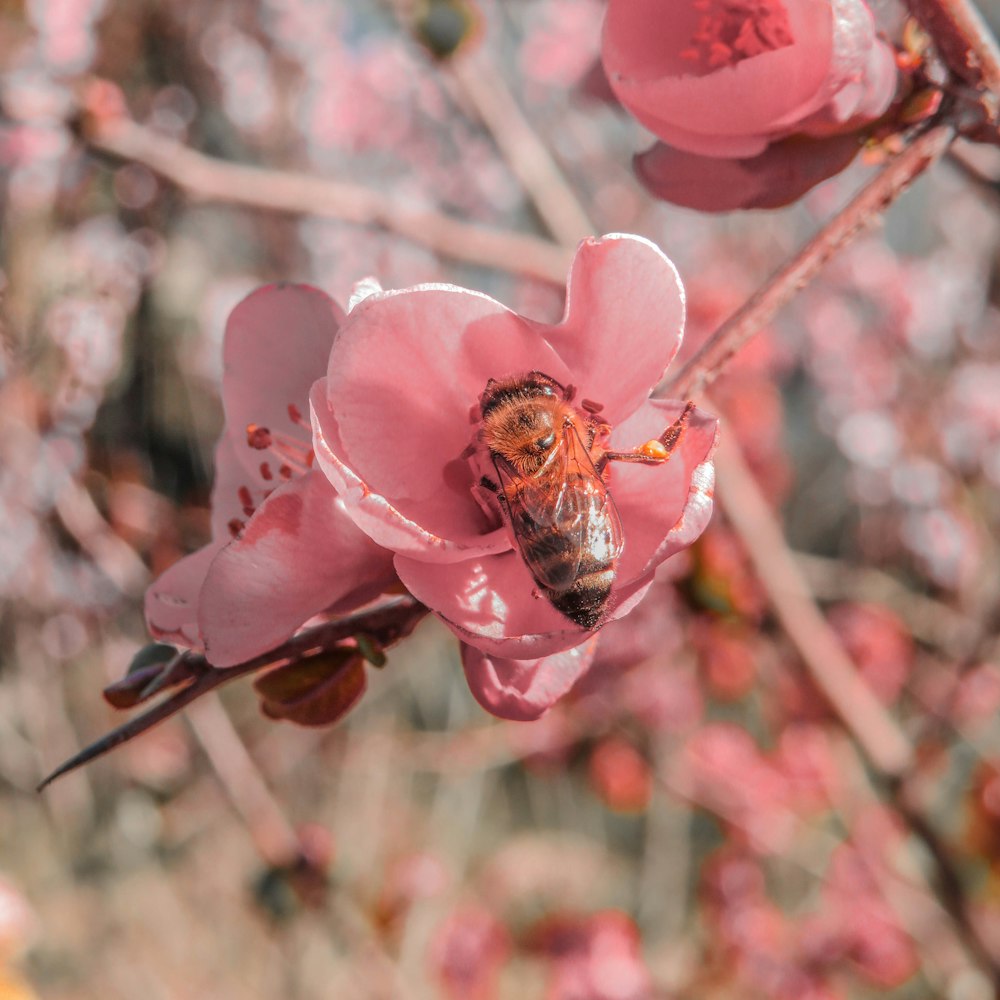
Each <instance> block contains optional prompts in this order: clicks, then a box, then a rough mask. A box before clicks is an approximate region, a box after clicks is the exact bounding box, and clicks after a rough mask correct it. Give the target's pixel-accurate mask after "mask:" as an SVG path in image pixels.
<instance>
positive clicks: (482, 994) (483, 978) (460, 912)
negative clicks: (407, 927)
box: [430, 903, 510, 1000]
mask: <svg viewBox="0 0 1000 1000" xmlns="http://www.w3.org/2000/svg"><path fill="white" fill-rule="evenodd" d="M509 953H510V939H509V935H508V934H507V931H506V929H505V928H504V926H503V925H502V924H501V923H500V922H499V921H498V920H497V919H496V917H494V916H493V914H492V913H491V912H490V911H489V910H487V909H486V908H485V907H483V906H479V905H475V904H472V903H468V904H464V905H462V906H459V907H457V908H456V909H455V910H454V911H453V912H452V913H451V914H450V915H449V916H448V918H447V919H446V920H445V921H444V923H443V924H442V925H441V927H439V928H438V931H437V933H436V934H435V936H434V939H433V941H432V942H431V947H430V960H431V964H432V966H433V968H434V971H435V973H436V974H437V979H438V981H439V982H440V984H441V988H442V993H443V996H445V997H446V998H447V1000H493V998H495V997H497V996H498V994H499V977H500V971H501V969H502V968H503V966H504V964H505V963H506V961H507V957H508V955H509Z"/></svg>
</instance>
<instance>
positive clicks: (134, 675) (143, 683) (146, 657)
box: [104, 642, 190, 708]
mask: <svg viewBox="0 0 1000 1000" xmlns="http://www.w3.org/2000/svg"><path fill="white" fill-rule="evenodd" d="M181 655H182V654H180V653H179V652H178V651H177V650H176V649H175V648H174V647H173V646H167V645H165V644H164V643H161V642H154V643H150V645H148V646H143V647H142V649H140V650H139V652H138V653H136V654H135V656H133V657H132V662H131V663H130V664H129V666H128V670H127V671H126V673H125V676H124V677H123V678H122V679H121V680H120V681H115V682H114V684H109V685H108V686H107V687H106V688H105V689H104V699H105V701H107V702H108V704H110V705H111V706H113V707H114V708H133V707H134V706H136V705H139V704H141V703H142V702H144V701H145V700H146V699H147V698H151V697H152V696H153V695H154V694H156V693H157V692H158V691H161V690H163V689H164V688H166V687H174V686H175V685H177V684H180V683H181V682H183V681H185V680H187V679H188V678H189V677H190V674H189V673H188V672H187V671H184V670H181V671H175V667H176V666H177V663H178V660H179V657H180V656H181Z"/></svg>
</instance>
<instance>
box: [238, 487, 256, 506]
mask: <svg viewBox="0 0 1000 1000" xmlns="http://www.w3.org/2000/svg"><path fill="white" fill-rule="evenodd" d="M236 495H237V496H238V497H239V498H240V503H241V504H242V505H243V506H244V507H252V506H253V497H252V496H251V495H250V490H249V489H248V488H247V487H246V486H241V487H240V488H239V489H238V490H237V491H236Z"/></svg>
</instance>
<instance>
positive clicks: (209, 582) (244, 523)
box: [146, 285, 394, 667]
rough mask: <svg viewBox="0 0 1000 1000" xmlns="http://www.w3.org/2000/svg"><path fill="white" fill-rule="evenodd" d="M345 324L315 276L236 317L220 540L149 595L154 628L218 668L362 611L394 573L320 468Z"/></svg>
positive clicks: (226, 379)
mask: <svg viewBox="0 0 1000 1000" xmlns="http://www.w3.org/2000/svg"><path fill="white" fill-rule="evenodd" d="M342 319H343V313H342V312H341V311H340V309H339V308H338V307H337V305H336V304H335V303H334V302H333V301H332V300H331V299H329V298H328V297H327V296H326V295H324V294H323V293H322V292H319V291H317V290H316V289H313V288H309V287H308V286H305V285H269V286H267V287H265V288H262V289H259V290H258V291H256V292H254V293H253V294H252V295H250V296H249V297H248V298H246V299H244V300H243V302H242V303H240V305H238V306H237V307H236V309H235V310H234V311H233V313H232V315H231V316H230V318H229V323H228V326H227V328H226V334H225V342H224V347H223V358H224V365H225V373H224V375H223V380H222V398H223V404H224V407H225V411H226V427H225V431H224V432H223V435H222V438H221V439H220V441H219V444H218V446H217V447H216V452H215V474H216V478H215V488H214V491H213V494H212V535H213V538H212V541H211V543H209V544H208V545H206V546H205V547H204V548H202V549H199V550H198V551H197V552H195V553H194V554H193V555H190V556H188V557H187V558H185V559H182V560H181V561H180V562H178V563H176V564H175V565H174V566H172V567H171V568H170V569H169V570H167V572H166V573H164V574H163V575H162V576H161V577H160V578H159V579H157V580H156V581H155V582H154V583H153V585H152V586H151V587H150V588H149V590H148V591H147V594H146V620H147V623H148V625H149V629H150V631H151V632H152V633H153V635H154V636H156V637H157V638H161V639H166V640H168V641H171V642H177V643H179V644H181V645H184V646H189V647H196V648H199V647H204V649H205V652H206V655H207V656H208V658H209V660H210V661H211V662H212V663H213V664H214V665H215V666H219V667H226V666H231V665H233V664H236V663H240V662H242V661H244V660H247V659H250V658H252V657H253V656H256V655H258V654H260V653H264V652H266V651H267V650H269V649H272V648H273V647H275V646H277V645H278V644H280V643H281V642H282V641H283V640H285V639H287V638H288V637H289V636H290V635H292V634H293V633H294V632H295V631H296V630H297V629H298V628H299V627H300V626H301V625H303V624H304V623H305V622H306V621H307V620H308V619H309V618H311V617H312V616H313V615H316V614H319V613H320V612H322V611H331V610H332V611H335V612H343V611H346V610H349V609H351V608H356V607H358V606H359V605H361V604H364V603H366V602H367V601H370V600H372V599H373V598H374V597H376V596H377V595H378V594H379V593H380V592H381V591H382V590H383V589H384V588H385V587H387V586H388V585H389V584H391V583H392V581H393V579H394V577H393V572H392V563H391V554H390V553H388V552H387V551H385V550H384V549H381V548H380V547H379V546H378V545H376V544H375V543H374V542H372V541H371V540H370V539H369V538H368V536H367V535H365V534H363V533H362V532H360V531H358V530H357V528H355V526H354V524H353V523H352V521H351V520H350V518H348V517H347V516H346V514H345V512H344V504H343V502H342V501H341V500H339V499H338V498H337V496H336V494H335V493H334V491H333V489H332V488H331V487H330V484H329V482H328V481H327V479H326V477H325V476H323V475H322V474H321V473H319V472H316V471H313V469H312V468H311V465H312V451H311V447H310V441H309V428H308V424H307V423H306V422H305V419H304V418H303V417H302V413H303V412H304V411H305V410H306V407H307V405H308V404H307V397H308V392H309V386H310V385H311V383H312V381H313V379H314V378H315V377H316V375H317V374H319V373H321V372H322V371H323V369H324V367H325V365H326V359H327V355H328V354H329V351H330V345H331V343H332V342H333V338H334V335H335V334H336V332H337V330H338V328H339V326H340V324H341V322H342Z"/></svg>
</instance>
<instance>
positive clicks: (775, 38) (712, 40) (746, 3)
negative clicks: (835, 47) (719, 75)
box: [678, 0, 795, 70]
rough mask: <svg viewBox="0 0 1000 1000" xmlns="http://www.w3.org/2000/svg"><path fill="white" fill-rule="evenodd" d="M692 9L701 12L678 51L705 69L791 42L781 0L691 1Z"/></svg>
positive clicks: (789, 29) (732, 64) (789, 27)
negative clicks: (692, 29)
mask: <svg viewBox="0 0 1000 1000" xmlns="http://www.w3.org/2000/svg"><path fill="white" fill-rule="evenodd" d="M695 8H696V9H697V10H700V11H704V13H703V14H702V16H701V17H700V18H699V20H698V27H697V30H696V31H695V33H694V35H693V36H692V37H691V41H690V42H689V44H688V45H687V46H686V47H685V48H683V49H681V51H680V52H679V53H678V54H679V56H680V58H681V59H684V60H685V61H687V62H698V63H701V66H702V68H703V69H705V70H713V69H718V68H719V67H721V66H735V65H736V64H737V63H740V62H742V61H743V60H744V59H751V58H753V57H754V56H759V55H761V54H763V53H765V52H772V51H774V50H775V49H781V48H784V47H785V46H787V45H791V44H793V42H794V41H795V39H794V37H793V35H792V30H791V25H790V23H789V19H788V12H787V11H786V10H785V8H784V6H783V5H782V3H781V0H695Z"/></svg>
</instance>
